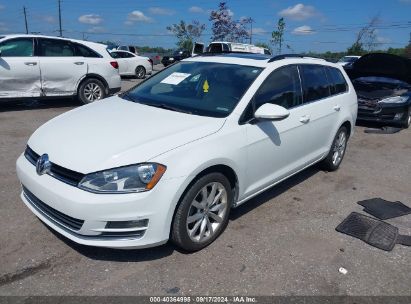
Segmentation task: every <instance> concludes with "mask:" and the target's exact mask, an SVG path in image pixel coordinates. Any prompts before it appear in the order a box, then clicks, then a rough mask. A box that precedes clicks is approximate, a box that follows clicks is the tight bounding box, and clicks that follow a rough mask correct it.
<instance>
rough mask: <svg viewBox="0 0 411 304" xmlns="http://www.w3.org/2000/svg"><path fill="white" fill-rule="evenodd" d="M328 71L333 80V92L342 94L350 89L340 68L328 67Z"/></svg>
mask: <svg viewBox="0 0 411 304" xmlns="http://www.w3.org/2000/svg"><path fill="white" fill-rule="evenodd" d="M327 72H328V78H329V81H330V82H331V94H341V93H344V92H347V91H348V84H347V82H346V81H345V78H344V76H343V74H342V73H341V71H340V70H339V69H336V68H332V67H327Z"/></svg>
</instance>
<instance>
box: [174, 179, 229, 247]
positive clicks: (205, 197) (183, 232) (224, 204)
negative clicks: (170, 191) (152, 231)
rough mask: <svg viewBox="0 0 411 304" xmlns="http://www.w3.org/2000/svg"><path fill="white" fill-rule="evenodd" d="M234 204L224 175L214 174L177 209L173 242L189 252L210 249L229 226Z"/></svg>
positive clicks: (198, 184) (195, 186) (200, 181)
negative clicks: (207, 247)
mask: <svg viewBox="0 0 411 304" xmlns="http://www.w3.org/2000/svg"><path fill="white" fill-rule="evenodd" d="M232 201H233V191H232V189H231V186H230V182H229V181H228V180H227V178H226V177H225V176H224V175H223V174H221V173H210V174H207V175H205V176H203V177H201V178H199V179H198V180H197V181H196V182H195V183H194V184H193V185H192V186H191V187H190V188H189V189H188V191H187V192H186V194H185V195H184V197H183V198H182V200H181V202H180V204H179V205H178V207H177V210H176V212H175V215H174V220H173V225H172V231H171V240H172V241H173V242H174V243H175V244H176V245H177V246H179V247H180V248H182V249H184V250H187V251H197V250H200V249H203V248H204V247H206V246H208V245H209V244H211V243H212V242H213V241H214V240H215V239H216V238H217V237H218V236H219V235H220V234H221V233H222V232H223V231H224V229H225V227H226V226H227V224H228V216H229V213H230V209H231V206H232Z"/></svg>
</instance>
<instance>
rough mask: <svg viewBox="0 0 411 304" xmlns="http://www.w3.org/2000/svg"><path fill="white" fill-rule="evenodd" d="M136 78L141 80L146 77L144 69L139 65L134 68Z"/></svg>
mask: <svg viewBox="0 0 411 304" xmlns="http://www.w3.org/2000/svg"><path fill="white" fill-rule="evenodd" d="M136 77H137V78H138V79H143V78H144V77H146V69H145V68H144V67H143V66H141V65H139V66H138V67H136Z"/></svg>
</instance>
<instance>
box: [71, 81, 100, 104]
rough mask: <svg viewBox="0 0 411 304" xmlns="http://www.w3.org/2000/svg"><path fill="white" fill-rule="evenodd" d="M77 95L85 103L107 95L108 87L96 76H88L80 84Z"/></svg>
mask: <svg viewBox="0 0 411 304" xmlns="http://www.w3.org/2000/svg"><path fill="white" fill-rule="evenodd" d="M93 92H94V93H93ZM77 96H78V98H79V99H80V101H81V102H82V103H84V104H88V103H91V102H94V101H97V100H101V99H103V98H105V97H106V96H107V94H106V87H105V86H104V84H103V83H102V82H101V81H100V80H98V79H96V78H87V79H86V80H84V81H83V82H82V83H81V84H80V86H79V89H78V94H77Z"/></svg>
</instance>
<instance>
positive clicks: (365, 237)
mask: <svg viewBox="0 0 411 304" xmlns="http://www.w3.org/2000/svg"><path fill="white" fill-rule="evenodd" d="M335 230H337V231H338V232H341V233H344V234H347V235H350V236H353V237H355V238H357V239H360V240H362V241H364V242H366V243H367V244H369V245H371V246H374V247H377V248H379V249H382V250H385V251H391V250H392V249H393V248H394V246H395V244H402V245H406V246H411V236H405V235H399V234H398V228H397V227H394V226H392V225H390V224H388V223H385V222H383V221H380V220H377V219H375V218H372V217H369V216H366V215H363V214H360V213H357V212H352V213H351V214H350V215H349V216H348V217H347V218H346V219H345V220H344V221H342V223H341V224H339V225H338V226H337V228H335Z"/></svg>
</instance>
